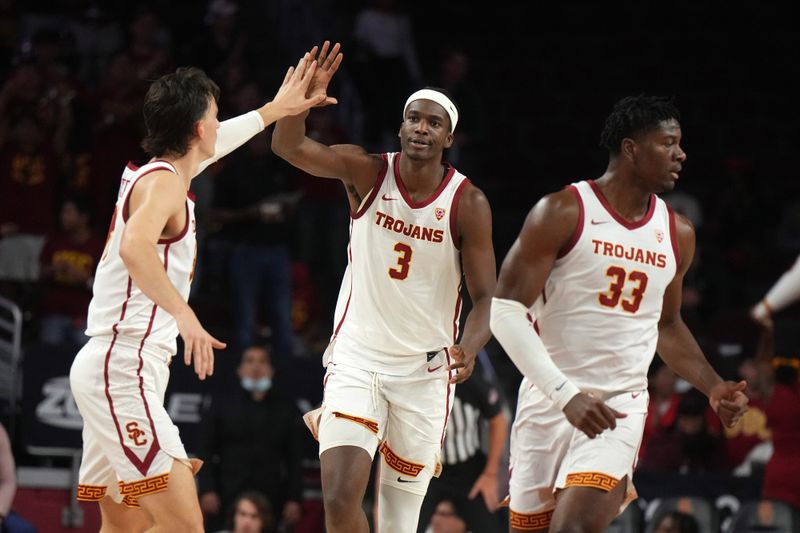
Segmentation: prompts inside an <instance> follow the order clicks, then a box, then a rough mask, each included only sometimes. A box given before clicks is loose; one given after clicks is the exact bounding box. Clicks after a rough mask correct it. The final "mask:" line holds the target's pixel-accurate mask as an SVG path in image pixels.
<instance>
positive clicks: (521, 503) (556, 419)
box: [509, 380, 648, 530]
mask: <svg viewBox="0 0 800 533" xmlns="http://www.w3.org/2000/svg"><path fill="white" fill-rule="evenodd" d="M647 402H648V395H647V391H646V390H645V391H635V392H624V393H620V394H618V395H615V396H612V397H611V398H609V399H608V400H607V401H606V405H608V406H609V407H611V408H613V409H616V410H617V411H619V412H621V413H625V414H627V415H628V416H627V417H626V418H618V419H617V427H616V428H615V429H614V430H606V431H604V432H603V433H602V434H600V435H598V436H597V437H595V438H594V439H590V438H589V437H587V436H586V435H585V434H584V433H583V432H582V431H580V430H578V429H576V428H575V427H574V426H573V425H572V424H570V423H569V421H568V420H567V418H566V417H565V416H564V412H563V411H562V410H561V409H559V408H558V406H557V405H555V404H554V403H553V402H552V401H550V399H549V398H547V396H545V395H544V394H543V393H542V392H541V391H540V390H539V389H537V388H536V387H534V386H532V385H531V384H530V383H529V382H528V381H527V380H523V382H522V385H520V394H519V401H518V403H517V415H516V418H515V420H514V425H513V427H512V430H511V459H510V470H511V479H510V482H509V497H510V508H511V509H510V510H511V516H510V522H511V525H512V526H513V527H515V528H516V529H521V530H534V529H541V528H547V527H548V526H549V524H550V517H551V516H552V513H553V509H554V508H555V505H556V500H555V494H556V491H557V490H559V489H564V488H567V487H593V488H597V489H600V490H604V491H610V490H612V489H613V488H614V487H615V486H616V485H617V483H619V482H620V480H622V479H623V478H625V476H627V487H626V495H625V499H624V501H623V504H622V506H621V507H620V512H622V511H623V510H624V509H625V506H627V504H628V503H630V502H631V501H633V500H634V499H636V490H635V488H634V486H633V482H632V478H631V476H632V475H633V469H634V467H635V463H636V457H637V455H638V453H639V445H640V444H641V441H642V432H643V430H644V421H645V417H646V416H647Z"/></svg>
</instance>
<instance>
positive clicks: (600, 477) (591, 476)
mask: <svg viewBox="0 0 800 533" xmlns="http://www.w3.org/2000/svg"><path fill="white" fill-rule="evenodd" d="M617 483H619V480H618V479H617V478H613V477H611V476H609V475H608V474H603V473H601V472H577V473H575V474H567V483H566V485H565V487H591V488H594V489H600V490H603V491H606V492H610V491H611V490H613V489H614V487H616V486H617Z"/></svg>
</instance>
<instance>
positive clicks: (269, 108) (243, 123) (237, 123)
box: [197, 47, 335, 174]
mask: <svg viewBox="0 0 800 533" xmlns="http://www.w3.org/2000/svg"><path fill="white" fill-rule="evenodd" d="M315 50H316V47H315ZM312 52H313V53H314V54H316V52H314V51H313V50H312ZM312 52H308V53H306V54H305V55H304V56H303V57H302V58H300V61H299V62H298V63H297V66H296V67H289V70H288V71H287V72H286V76H285V78H284V80H283V83H282V84H281V86H280V88H279V89H278V92H277V93H276V94H275V97H274V98H273V99H272V101H271V102H267V103H266V104H264V105H263V106H261V107H259V108H258V109H256V110H254V111H250V112H249V113H245V114H244V115H239V116H238V117H234V118H231V119H228V120H226V121H224V122H222V123H221V124H220V127H219V130H218V131H217V142H216V144H215V145H214V156H213V157H211V158H209V159H206V160H205V161H203V162H202V163H200V167H199V168H198V170H197V173H198V174H199V173H200V172H202V171H203V170H205V169H206V168H207V167H208V166H209V165H210V164H212V163H214V162H216V161H219V160H220V159H222V158H223V157H225V156H226V155H228V154H229V153H231V152H232V151H234V150H235V149H237V148H239V147H240V146H241V145H243V144H244V143H246V142H247V141H249V140H250V139H251V138H253V136H255V135H256V134H258V133H260V132H261V131H263V130H264V128H265V127H267V126H269V125H270V124H272V123H273V122H275V121H276V120H278V119H280V118H282V117H285V116H287V115H294V114H297V113H302V112H304V111H307V110H308V109H309V108H310V107H313V106H315V105H320V104H322V103H325V102H327V103H335V100H333V99H329V98H327V96H326V95H325V94H323V93H319V92H317V93H316V94H312V95H310V96H306V95H307V93H308V91H309V86H310V84H311V80H312V79H313V78H314V73H315V72H316V70H317V62H316V60H314V55H312Z"/></svg>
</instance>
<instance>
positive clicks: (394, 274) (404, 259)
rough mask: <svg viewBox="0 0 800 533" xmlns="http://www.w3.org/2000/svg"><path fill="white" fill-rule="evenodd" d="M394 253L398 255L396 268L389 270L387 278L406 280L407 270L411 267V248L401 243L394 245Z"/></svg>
mask: <svg viewBox="0 0 800 533" xmlns="http://www.w3.org/2000/svg"><path fill="white" fill-rule="evenodd" d="M394 251H395V252H397V253H398V254H399V255H398V256H397V266H396V267H392V268H390V269H389V277H390V278H392V279H406V278H407V277H408V269H409V268H410V267H411V255H412V252H413V251H412V250H411V247H410V246H409V245H407V244H403V243H402V242H398V243H397V244H395V245H394Z"/></svg>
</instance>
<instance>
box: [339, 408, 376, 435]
mask: <svg viewBox="0 0 800 533" xmlns="http://www.w3.org/2000/svg"><path fill="white" fill-rule="evenodd" d="M333 416H335V417H336V418H344V419H345V420H350V421H351V422H355V423H356V424H361V425H362V426H364V427H365V428H367V429H368V430H370V431H371V432H373V433H375V434H376V435H377V434H378V423H377V422H375V421H373V420H369V419H368V418H362V417H360V416H353V415H348V414H345V413H340V412H339V411H334V412H333Z"/></svg>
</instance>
